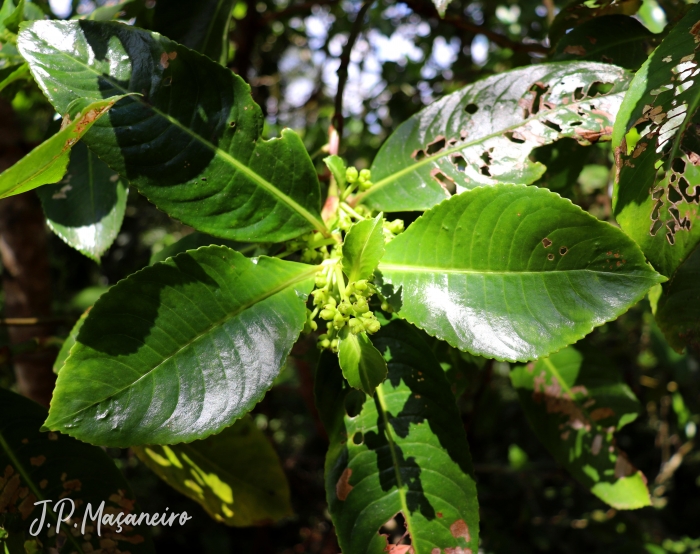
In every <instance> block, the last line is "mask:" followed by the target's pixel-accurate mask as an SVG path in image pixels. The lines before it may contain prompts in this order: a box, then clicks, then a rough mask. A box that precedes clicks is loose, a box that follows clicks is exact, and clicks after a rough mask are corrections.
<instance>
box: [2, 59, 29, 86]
mask: <svg viewBox="0 0 700 554" xmlns="http://www.w3.org/2000/svg"><path fill="white" fill-rule="evenodd" d="M20 79H31V75H30V74H29V65H27V64H26V63H23V64H20V65H11V66H9V67H7V68H3V69H2V70H0V91H2V90H4V89H5V88H7V87H8V86H9V85H11V84H12V83H14V82H15V81H19V80H20Z"/></svg>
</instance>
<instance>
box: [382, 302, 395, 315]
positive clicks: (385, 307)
mask: <svg viewBox="0 0 700 554" xmlns="http://www.w3.org/2000/svg"><path fill="white" fill-rule="evenodd" d="M382 310H384V311H385V312H389V313H391V312H393V311H394V309H393V308H392V307H391V305H390V304H389V303H388V302H387V301H386V300H385V301H384V302H382Z"/></svg>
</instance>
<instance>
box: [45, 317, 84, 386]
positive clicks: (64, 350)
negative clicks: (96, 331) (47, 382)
mask: <svg viewBox="0 0 700 554" xmlns="http://www.w3.org/2000/svg"><path fill="white" fill-rule="evenodd" d="M89 312H90V308H88V309H87V310H85V312H83V315H81V316H80V319H78V321H76V322H75V325H73V328H72V329H71V330H70V333H68V336H67V337H66V340H65V341H63V344H62V345H61V349H60V350H59V351H58V356H56V360H55V361H54V363H53V372H54V373H56V374H57V373H58V372H59V371H61V368H62V367H63V364H64V363H66V360H67V359H68V354H70V349H71V348H73V345H74V344H75V343H76V341H77V339H78V333H80V329H82V327H83V323H85V318H87V315H88V313H89Z"/></svg>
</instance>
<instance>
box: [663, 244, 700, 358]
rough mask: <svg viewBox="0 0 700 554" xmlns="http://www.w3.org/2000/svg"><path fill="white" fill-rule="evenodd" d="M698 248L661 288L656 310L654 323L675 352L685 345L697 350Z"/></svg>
mask: <svg viewBox="0 0 700 554" xmlns="http://www.w3.org/2000/svg"><path fill="white" fill-rule="evenodd" d="M699 275H700V246H696V247H695V250H693V252H691V253H690V255H689V256H688V257H687V258H686V259H685V261H684V262H683V263H682V264H681V265H680V266H679V267H678V269H677V270H676V272H675V273H674V274H673V277H671V279H670V281H669V282H668V283H665V284H664V285H663V292H662V293H661V296H660V297H659V300H658V304H657V308H656V311H655V312H656V313H655V315H656V322H657V323H658V324H659V327H660V328H661V330H662V331H663V333H664V335H665V336H666V340H668V342H669V344H670V345H671V346H672V347H673V348H674V349H676V350H677V351H679V352H680V351H681V350H683V348H684V347H685V346H686V345H690V346H692V347H693V348H695V349H698V348H700V317H699V316H698V313H699V311H700V279H698V276H699Z"/></svg>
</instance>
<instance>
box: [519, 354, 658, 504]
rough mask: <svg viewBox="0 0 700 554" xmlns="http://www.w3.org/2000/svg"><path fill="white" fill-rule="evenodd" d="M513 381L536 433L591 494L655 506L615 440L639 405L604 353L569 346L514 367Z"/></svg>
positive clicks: (611, 501) (610, 501)
mask: <svg viewBox="0 0 700 554" xmlns="http://www.w3.org/2000/svg"><path fill="white" fill-rule="evenodd" d="M511 381H512V382H513V386H514V387H515V388H516V390H517V391H518V395H519V397H520V404H521V405H522V407H523V410H524V411H525V414H526V416H527V418H528V420H529V421H530V425H531V426H532V429H533V431H534V432H535V434H536V435H537V437H538V438H539V439H540V440H541V441H542V443H543V444H544V445H545V446H546V447H547V449H548V450H549V451H550V452H551V454H552V456H554V458H555V459H556V460H557V461H558V462H559V463H560V464H562V465H563V466H564V467H565V468H566V469H567V470H568V471H569V472H570V473H571V474H572V475H573V476H574V477H575V478H576V479H578V480H579V481H580V482H581V483H583V484H584V485H585V486H586V487H588V488H589V489H590V490H591V492H592V493H593V494H595V495H596V496H598V497H599V498H600V499H601V500H603V501H604V502H607V503H608V504H610V505H611V506H612V507H613V508H617V509H620V510H632V509H636V508H642V507H644V506H649V505H650V504H651V501H650V498H649V491H648V489H647V485H646V478H645V477H644V475H643V474H642V473H641V472H640V471H638V470H637V469H636V468H635V467H634V466H633V465H632V464H631V463H630V462H629V460H628V459H627V457H626V456H625V454H624V453H623V452H621V451H620V450H619V449H618V448H617V446H615V441H614V438H613V433H614V431H616V430H618V429H620V428H621V427H622V426H624V425H626V424H627V423H629V422H631V421H634V420H635V419H636V418H637V415H638V413H639V410H640V404H639V401H638V400H637V398H636V397H635V396H634V394H633V393H632V391H631V390H630V388H629V387H628V386H627V385H626V384H625V383H624V382H623V381H622V376H621V374H620V372H619V371H617V370H616V368H614V367H610V366H609V364H608V362H607V361H606V359H605V358H604V357H602V356H600V357H599V356H594V355H592V354H589V355H586V356H585V357H584V356H583V355H582V354H581V353H580V352H578V351H577V350H575V349H574V348H571V347H570V348H567V349H565V350H562V351H561V352H557V353H556V354H552V355H551V356H550V357H549V358H543V359H541V360H538V361H537V362H536V363H532V364H528V365H527V366H519V367H517V368H515V369H514V370H513V371H512V372H511Z"/></svg>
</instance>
